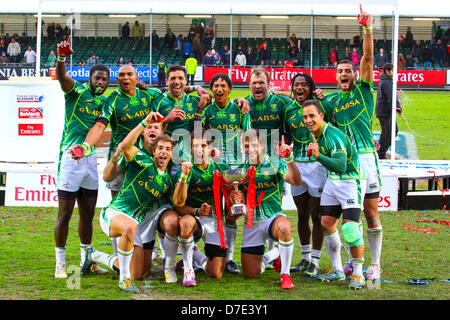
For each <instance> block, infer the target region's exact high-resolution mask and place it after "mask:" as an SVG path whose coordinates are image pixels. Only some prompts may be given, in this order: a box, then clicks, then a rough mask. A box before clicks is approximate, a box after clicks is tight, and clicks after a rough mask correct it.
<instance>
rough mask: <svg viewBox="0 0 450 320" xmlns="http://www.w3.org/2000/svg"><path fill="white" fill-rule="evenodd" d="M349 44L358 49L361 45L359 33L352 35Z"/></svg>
mask: <svg viewBox="0 0 450 320" xmlns="http://www.w3.org/2000/svg"><path fill="white" fill-rule="evenodd" d="M350 45H351V46H352V48H357V49H359V48H360V47H361V33H358V34H357V35H356V36H354V37H353V38H352V39H351V40H350Z"/></svg>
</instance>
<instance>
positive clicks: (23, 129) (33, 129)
mask: <svg viewBox="0 0 450 320" xmlns="http://www.w3.org/2000/svg"><path fill="white" fill-rule="evenodd" d="M42 135H44V125H43V124H42V123H19V136H42Z"/></svg>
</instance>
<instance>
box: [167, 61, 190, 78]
mask: <svg viewBox="0 0 450 320" xmlns="http://www.w3.org/2000/svg"><path fill="white" fill-rule="evenodd" d="M175 71H183V72H184V77H185V78H186V79H187V71H186V68H185V67H183V66H180V65H178V64H174V65H171V66H170V67H169V69H167V78H169V74H170V73H171V72H175Z"/></svg>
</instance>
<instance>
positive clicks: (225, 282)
mask: <svg viewBox="0 0 450 320" xmlns="http://www.w3.org/2000/svg"><path fill="white" fill-rule="evenodd" d="M98 214H99V210H97V212H96V216H95V219H94V237H93V245H94V246H95V247H96V248H97V249H98V250H101V251H104V252H108V253H111V252H112V247H111V246H110V245H106V244H105V243H108V242H110V240H109V239H108V238H107V237H106V236H105V235H104V233H103V232H102V231H101V229H100V226H99V223H98V221H99V219H98ZM56 215H57V209H56V208H24V207H0V248H2V249H1V250H0V270H2V271H1V272H0V300H15V299H25V300H38V299H44V300H85V299H101V300H119V299H167V300H180V299H181V300H198V299H202V300H203V299H204V300H235V299H236V300H279V299H281V300H299V299H314V300H315V299H319V300H380V299H389V300H391V299H392V300H396V299H401V300H409V299H411V300H417V299H433V300H434V299H437V300H448V299H450V290H449V286H450V284H449V283H446V282H441V281H439V280H444V279H449V278H450V274H449V269H448V264H449V262H450V261H449V258H450V257H449V254H448V245H447V244H448V243H449V241H450V236H449V232H448V226H446V225H442V224H437V223H425V222H418V220H423V219H424V218H428V219H438V220H442V221H448V220H450V214H449V212H448V211H447V210H433V211H426V212H424V211H401V212H398V213H391V212H389V213H382V224H383V230H384V243H383V254H382V268H383V271H382V279H384V280H388V281H392V282H389V283H388V282H379V283H378V284H379V286H378V287H377V289H368V288H364V289H363V290H361V291H357V292H354V291H352V290H350V289H348V287H347V285H348V281H342V282H339V283H322V282H320V281H318V280H317V279H309V278H305V277H304V276H302V275H301V274H298V273H293V274H291V275H292V277H293V279H294V282H295V288H294V289H293V290H289V291H285V290H284V291H283V290H281V289H280V288H279V274H277V273H275V272H274V271H272V270H266V271H265V272H264V273H263V274H261V275H259V276H258V277H257V278H256V279H245V278H243V276H242V275H231V274H228V273H226V274H224V277H223V278H222V279H219V280H217V279H216V280H213V279H210V278H208V277H207V276H206V274H205V273H204V272H198V273H197V287H195V288H184V287H183V286H182V285H181V283H180V282H181V278H182V274H181V273H179V274H178V276H179V279H180V280H179V283H177V284H172V285H169V284H166V283H165V282H164V279H163V274H162V272H161V266H160V265H158V264H156V265H154V267H153V269H152V272H151V274H150V276H149V277H148V278H146V279H144V280H143V281H136V284H137V286H138V287H139V288H140V289H141V290H140V292H139V293H137V294H131V293H125V292H122V291H121V290H120V289H119V288H118V276H117V275H116V274H114V273H113V272H112V271H111V272H110V273H109V274H107V275H89V276H87V277H81V278H79V277H77V275H76V273H74V271H73V270H72V272H71V273H69V279H68V280H64V279H55V278H54V277H53V274H54V267H55V256H54V239H53V228H54V225H55V220H56ZM288 215H289V217H290V219H291V221H292V223H293V227H292V233H293V236H294V239H295V248H294V258H293V264H296V263H298V262H299V261H300V259H301V255H300V245H299V240H298V235H297V231H296V229H297V227H296V223H297V218H296V214H295V213H294V212H288ZM363 222H364V223H365V221H364V219H363ZM243 223H244V220H243V219H242V218H241V219H240V220H238V226H239V227H238V236H237V245H236V250H235V255H234V258H235V260H236V261H237V262H238V263H239V262H240V253H239V252H240V250H239V248H240V243H241V239H242V226H243ZM77 224H78V211H77V209H75V211H74V214H73V216H72V220H71V223H70V229H69V238H68V242H67V248H66V261H67V265H68V267H69V268H74V270H78V268H79V263H80V262H79V261H80V260H79V259H80V253H79V252H80V250H79V239H78V235H77ZM409 225H413V226H417V227H420V228H435V229H439V230H431V232H436V233H430V234H426V233H422V232H416V231H413V230H407V229H405V226H409ZM365 240H366V241H365V243H366V252H365V261H366V262H365V264H364V267H365V268H367V267H368V264H370V252H369V248H368V244H367V239H365ZM200 247H201V248H203V245H202V244H201V245H200ZM342 257H343V260H345V259H346V258H347V254H346V252H345V251H344V250H342ZM179 258H180V256H178V258H177V259H179ZM328 267H330V260H329V257H328V253H327V250H326V249H325V245H324V247H323V249H322V258H321V264H320V271H321V272H325V271H326V269H327V268H328ZM408 278H416V279H417V278H436V280H434V281H433V282H431V283H430V284H429V285H424V286H419V285H409V284H407V283H406V280H407V279H408ZM77 281H79V288H77V286H76V285H77ZM374 286H375V284H374ZM372 288H373V287H372Z"/></svg>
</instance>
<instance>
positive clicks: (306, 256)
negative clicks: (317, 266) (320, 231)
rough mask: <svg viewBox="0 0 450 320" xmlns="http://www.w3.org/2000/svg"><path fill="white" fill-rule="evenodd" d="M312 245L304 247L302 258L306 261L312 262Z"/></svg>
mask: <svg viewBox="0 0 450 320" xmlns="http://www.w3.org/2000/svg"><path fill="white" fill-rule="evenodd" d="M311 248H312V246H311V244H306V245H304V246H302V256H303V259H305V260H306V261H309V262H311Z"/></svg>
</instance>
